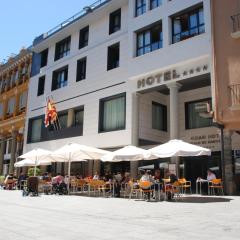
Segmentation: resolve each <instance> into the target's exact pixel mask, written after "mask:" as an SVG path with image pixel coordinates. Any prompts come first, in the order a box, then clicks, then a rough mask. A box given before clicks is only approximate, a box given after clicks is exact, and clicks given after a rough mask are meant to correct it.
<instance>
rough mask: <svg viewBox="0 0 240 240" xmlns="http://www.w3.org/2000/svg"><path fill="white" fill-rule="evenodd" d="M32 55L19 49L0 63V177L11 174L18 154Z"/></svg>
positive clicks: (21, 147) (20, 152)
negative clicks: (16, 53)
mask: <svg viewBox="0 0 240 240" xmlns="http://www.w3.org/2000/svg"><path fill="white" fill-rule="evenodd" d="M31 61H32V54H31V52H30V51H29V50H27V49H22V50H21V51H20V53H19V54H18V55H16V56H13V57H10V58H9V59H8V61H7V62H6V63H5V64H2V65H0V176H1V175H6V174H8V173H14V163H15V162H16V158H17V156H19V155H20V154H22V150H23V137H24V136H23V135H24V124H25V115H26V106H27V94H28V83H29V79H30V72H31Z"/></svg>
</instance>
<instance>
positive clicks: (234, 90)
mask: <svg viewBox="0 0 240 240" xmlns="http://www.w3.org/2000/svg"><path fill="white" fill-rule="evenodd" d="M229 89H230V96H231V103H232V106H231V107H232V108H233V109H240V84H232V85H230V86H229Z"/></svg>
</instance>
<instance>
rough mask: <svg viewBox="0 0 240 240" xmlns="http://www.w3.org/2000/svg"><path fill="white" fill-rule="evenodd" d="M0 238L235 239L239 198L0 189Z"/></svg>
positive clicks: (239, 234)
mask: <svg viewBox="0 0 240 240" xmlns="http://www.w3.org/2000/svg"><path fill="white" fill-rule="evenodd" d="M0 222H1V225H0V240H30V239H31V240H40V239H41V240H55V239H56V240H63V239H64V240H65V239H66V240H67V239H68V240H77V239H80V240H85V239H86V240H93V239H94V240H102V239H104V240H105V239H106V240H110V239H111V240H112V239H120V240H124V239H126V240H128V239H129V240H135V239H136V240H141V239H144V240H146V239H165V240H172V239H180V240H185V239H186V240H188V239H189V240H190V239H194V240H196V239H204V240H208V239H211V240H214V239H217V240H231V239H240V197H215V198H209V197H203V198H199V197H197V198H196V197H195V196H191V197H187V198H184V199H183V200H181V201H179V202H165V201H164V202H145V201H140V200H128V199H110V198H93V197H92V198H88V197H80V196H52V195H50V196H45V195H41V196H40V197H22V196H21V192H19V191H4V190H0Z"/></svg>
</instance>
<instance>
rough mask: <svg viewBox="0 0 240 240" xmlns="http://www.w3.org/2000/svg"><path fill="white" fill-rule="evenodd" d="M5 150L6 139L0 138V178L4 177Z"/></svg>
mask: <svg viewBox="0 0 240 240" xmlns="http://www.w3.org/2000/svg"><path fill="white" fill-rule="evenodd" d="M4 150H5V142H4V138H3V137H0V176H2V175H3V162H4Z"/></svg>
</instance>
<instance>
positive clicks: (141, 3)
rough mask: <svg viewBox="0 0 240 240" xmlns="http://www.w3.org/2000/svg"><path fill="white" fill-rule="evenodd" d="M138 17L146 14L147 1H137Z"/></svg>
mask: <svg viewBox="0 0 240 240" xmlns="http://www.w3.org/2000/svg"><path fill="white" fill-rule="evenodd" d="M135 4H136V6H135V7H136V13H135V15H136V17H137V16H140V15H142V14H144V13H145V12H146V0H136V2H135Z"/></svg>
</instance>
